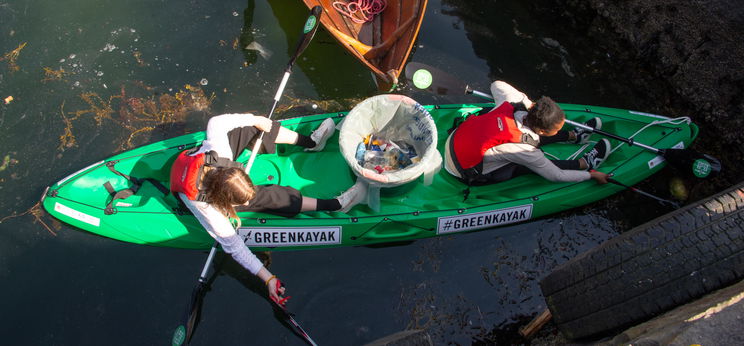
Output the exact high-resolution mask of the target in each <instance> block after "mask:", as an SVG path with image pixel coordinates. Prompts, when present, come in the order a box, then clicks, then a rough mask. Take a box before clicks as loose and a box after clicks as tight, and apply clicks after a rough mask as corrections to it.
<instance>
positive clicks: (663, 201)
mask: <svg viewBox="0 0 744 346" xmlns="http://www.w3.org/2000/svg"><path fill="white" fill-rule="evenodd" d="M607 181H609V182H611V183H613V184H615V185H620V186H622V187H624V188H626V189H629V190H631V191H633V192H636V193H638V194H641V195H643V196H646V197H649V198H652V199H655V200H656V201H657V202H659V203H660V204H661V205H668V206H670V207H673V208H675V209H679V208H680V205H679V203H677V202H674V201H670V200H668V199H663V198H661V197H658V196H655V195H652V194H650V193H648V192H645V191H642V190H639V189H637V188H635V187H632V186H629V185H625V184H623V183H621V182H619V181H617V180H615V179H612V178H609V179H607Z"/></svg>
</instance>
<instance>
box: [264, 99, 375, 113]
mask: <svg viewBox="0 0 744 346" xmlns="http://www.w3.org/2000/svg"><path fill="white" fill-rule="evenodd" d="M284 98H286V99H287V100H288V101H289V104H286V105H280V106H278V107H277V108H276V113H278V114H281V113H285V112H289V111H291V110H297V111H299V112H301V114H300V115H304V114H308V113H312V114H314V113H318V112H323V113H333V112H341V111H347V110H349V109H351V108H353V107H354V106H355V105H356V104H357V103H359V102H362V101H363V100H364V98H348V99H340V100H311V99H300V98H294V97H291V96H286V95H285V96H284Z"/></svg>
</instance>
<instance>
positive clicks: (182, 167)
mask: <svg viewBox="0 0 744 346" xmlns="http://www.w3.org/2000/svg"><path fill="white" fill-rule="evenodd" d="M197 149H198V148H197ZM195 151H196V149H191V150H184V151H182V152H181V153H180V154H179V155H178V157H177V158H176V161H175V162H173V166H171V171H170V190H171V191H172V192H173V193H174V194H175V193H178V192H181V193H183V194H185V195H186V197H188V199H190V200H192V201H200V202H207V196H206V193H205V192H204V191H203V190H202V189H201V180H202V177H203V175H204V172H205V170H204V167H205V166H211V167H236V168H241V169H242V168H243V167H244V166H243V164H242V163H240V162H235V161H233V160H230V159H226V158H222V157H217V156H216V155H214V153H213V152H211V151H210V152H207V153H201V154H197V155H193V156H192V155H189V154H191V153H193V152H195Z"/></svg>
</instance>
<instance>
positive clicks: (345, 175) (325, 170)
mask: <svg viewBox="0 0 744 346" xmlns="http://www.w3.org/2000/svg"><path fill="white" fill-rule="evenodd" d="M492 106H493V105H492V104H468V105H459V104H458V105H445V106H438V107H433V106H425V108H427V109H428V110H429V111H430V112H431V113H432V116H433V117H434V119H435V121H436V123H437V124H438V127H439V128H438V130H439V131H438V136H439V138H438V149H439V151H440V152H441V153H443V152H444V150H443V147H444V143H445V141H446V137H447V129H448V128H449V126H451V124H452V123H453V120H454V119H455V118H456V117H461V116H463V115H464V114H469V113H473V112H477V111H478V110H480V109H481V108H482V107H492ZM561 106H562V107H563V109H564V110H565V112H566V115H567V117H568V118H569V119H571V120H574V121H578V122H584V121H587V120H589V119H590V118H592V117H594V116H600V117H601V118H602V122H603V128H602V129H603V130H605V131H606V132H611V133H616V134H619V135H621V136H626V137H627V136H631V135H633V134H634V133H636V132H637V131H639V130H642V129H643V130H642V131H641V132H640V133H638V134H637V135H635V137H634V140H636V141H637V142H640V143H644V144H647V145H650V146H654V147H658V148H670V147H674V146H679V145H682V146H684V147H687V146H689V144H690V143H691V142H692V140H693V139H694V138H695V137H696V136H697V127H696V126H695V125H694V124H687V123H681V122H680V123H677V124H674V123H666V124H659V125H654V126H650V127H647V128H645V129H644V127H646V126H647V125H648V124H649V123H651V122H652V121H654V120H663V119H662V118H660V117H658V116H652V115H647V114H643V113H637V112H629V111H625V110H619V109H612V108H602V107H588V106H580V105H561ZM345 115H346V113H331V114H321V115H314V116H306V117H300V118H293V119H287V120H284V121H282V124H283V126H286V127H288V128H290V129H293V130H296V131H297V132H299V133H305V134H308V133H310V132H311V131H312V130H313V129H315V128H316V127H317V126H318V125H319V124H320V122H321V121H322V120H324V119H325V118H327V117H332V118H333V119H334V120H335V121H336V122H337V123H338V122H339V121H341V120H342V119H343V118H344V116H345ZM599 138H600V137H599V136H598V135H596V134H594V135H593V136H592V137H591V139H590V140H591V141H596V140H597V139H599ZM203 139H204V133H203V132H200V133H195V134H190V135H186V136H181V137H177V138H173V139H169V140H166V141H162V142H157V143H153V144H150V145H147V146H144V147H141V148H137V149H134V150H131V151H128V152H124V153H121V154H118V155H116V156H113V157H112V158H110V159H108V160H105V161H104V162H100V163H98V164H97V165H93V166H91V167H90V168H87V169H84V170H82V171H81V172H76V173H74V174H73V175H71V176H70V177H68V178H65V179H63V180H62V181H60V182H58V183H57V184H55V185H54V186H52V187H51V188H50V189H49V192H47V193H46V198H45V200H44V207H45V208H46V209H47V210H48V211H49V212H50V213H52V215H53V216H55V217H57V218H59V219H61V220H62V221H65V222H67V223H70V224H72V225H74V226H77V227H80V228H82V229H85V230H87V231H90V232H93V233H97V234H100V235H103V236H106V237H111V238H114V239H119V240H122V241H128V242H134V243H141V244H150V245H159V246H170V247H183V248H208V247H209V246H211V244H212V243H213V239H212V238H211V237H210V236H209V235H208V234H207V233H206V232H205V231H204V230H203V228H202V227H201V225H199V223H198V221H197V220H196V219H195V218H194V217H193V216H192V215H190V214H189V213H188V211H186V210H185V209H184V208H183V207H182V206H180V205H179V203H178V201H177V200H176V199H175V197H174V196H173V195H171V194H164V193H163V192H161V191H160V190H158V189H157V188H156V187H155V185H153V184H151V183H149V182H144V183H143V184H142V187H141V188H140V190H139V191H138V192H137V193H136V194H135V195H133V196H131V197H128V198H126V199H123V200H117V201H115V202H114V203H113V207H114V209H115V211H114V212H113V213H111V214H110V215H106V214H105V212H104V209H105V206H106V204H107V203H109V202H110V201H111V195H110V194H109V193H108V191H106V189H105V188H104V186H103V185H104V184H105V183H106V182H109V183H110V184H111V186H113V188H114V189H115V190H117V191H118V190H121V189H126V188H128V187H130V186H131V183H130V182H129V181H127V180H126V179H123V178H122V177H120V176H118V175H116V174H114V173H113V172H112V171H111V170H110V169H109V168H108V167H107V166H106V163H109V165H111V163H114V164H113V166H114V168H115V169H116V170H118V171H120V172H124V173H125V174H128V175H131V176H133V177H138V178H153V179H155V180H158V181H160V182H162V183H163V185H165V186H168V183H167V181H168V175H169V170H170V166H171V164H172V162H173V160H174V159H175V156H176V155H177V154H178V153H179V152H180V151H182V150H184V149H187V148H190V147H193V146H195V145H197V144H198V143H200V142H201V141H202V140H203ZM610 142H611V143H612V147H613V148H616V147H618V145H620V143H619V142H617V141H615V140H610ZM542 148H543V150H544V151H545V152H546V154H547V155H548V156H549V157H550V158H554V159H555V158H557V159H569V158H570V157H571V156H572V155H575V154H576V155H579V156H580V154H582V153H583V152H585V151H588V150H589V149H591V144H590V145H587V146H585V147H584V148H583V149H582V148H581V146H580V145H573V144H550V145H546V146H544V147H542ZM580 149H582V150H581V151H579V150H580ZM249 156H250V153H249V152H247V151H246V152H244V153H243V154H242V155H241V156H240V157H238V159H237V160H238V161H243V162H245V161H247V160H248V157H249ZM662 166H663V161H662V160H660V158H659V157H658V156H657V155H656V154H653V153H651V152H648V151H646V150H644V149H642V148H639V147H637V146H629V145H627V144H622V145H620V146H619V148H618V149H617V150H615V151H614V152H613V153H612V154H611V155H610V157H609V158H608V159H607V160H606V161H605V162H604V163H603V165H602V166H601V167H600V168H599V170H600V171H602V172H606V173H614V175H615V176H614V178H615V179H616V180H618V181H620V182H622V183H624V184H627V185H633V184H636V183H638V182H639V181H641V180H643V179H645V178H646V177H648V176H650V175H651V174H653V173H655V172H656V171H658V170H659V169H661V167H662ZM250 176H251V178H252V179H253V181H254V183H256V184H279V185H287V186H292V187H294V188H297V189H299V190H300V191H301V192H302V194H303V195H305V196H309V197H315V198H334V197H335V196H337V195H339V194H340V193H341V192H343V191H344V190H346V189H347V188H349V187H350V186H351V185H353V184H354V182H355V180H356V176H355V175H354V173H353V172H352V171H351V169H350V168H349V167H348V164H347V163H346V161H345V160H344V158H343V157H342V155H341V153H340V151H339V147H338V131H337V132H336V133H335V134H334V136H333V137H331V138H330V139H329V140H328V142H327V145H326V148H325V149H324V150H323V151H322V152H311V153H308V152H304V151H303V150H302V148H299V147H295V146H289V145H279V146H277V153H275V154H261V155H259V156H258V157H257V159H256V161H255V163H254V166H253V167H252V169H251V172H250ZM421 181H422V179H421V178H420V179H418V180H417V181H414V182H412V183H408V184H405V185H402V186H399V187H395V188H388V189H383V190H382V192H381V194H380V202H381V203H380V210H379V211H374V210H372V209H371V208H370V207H368V206H366V205H359V206H357V207H355V208H353V209H352V210H351V211H350V212H349V213H341V212H308V213H301V214H299V215H298V216H296V217H294V218H284V217H279V216H273V215H269V214H263V213H240V214H239V216H240V217H241V222H242V227H241V229H240V230H239V232H241V233H242V234H243V235H247V236H248V235H252V237H253V241H254V242H253V243H250V242H247V244H249V245H250V246H251V247H257V248H261V249H269V248H274V247H281V248H287V249H296V248H313V247H327V246H354V245H369V244H374V243H383V242H390V241H406V240H413V239H418V238H425V237H430V236H436V235H443V234H450V233H453V232H463V231H471V230H475V229H482V228H492V227H496V226H500V225H505V224H510V223H514V222H521V221H525V220H528V219H533V218H537V217H541V216H545V215H549V214H553V213H556V212H559V211H562V210H567V209H571V208H575V207H578V206H581V205H585V204H587V203H591V202H594V201H596V200H599V199H603V198H605V197H607V196H609V195H611V194H613V193H616V192H618V191H620V190H621V189H622V187H619V186H617V185H614V184H606V185H598V184H597V183H596V182H594V181H593V180H590V181H585V182H580V183H553V182H550V181H547V180H546V179H544V178H542V177H540V176H537V175H535V174H528V175H525V176H520V177H517V178H514V179H511V180H509V181H506V182H503V183H498V184H492V185H486V186H475V187H471V189H470V194H469V196H468V198H467V199H465V200H464V194H463V192H464V190H465V189H466V187H467V186H466V185H465V184H463V183H462V182H460V181H459V180H457V179H456V178H454V177H452V176H451V175H450V174H449V173H447V172H446V171H445V170H444V169H442V170H441V171H440V172H439V173H437V174H436V175H435V177H434V180H433V183H432V184H431V185H428V186H425V185H423V183H422V182H421ZM262 230H266V232H269V231H268V230H270V231H271V237H274V238H276V239H273V238H272V239H269V240H272V242H268V241H267V238H260V240H258V239H259V238H257V235H258V233H259V232H260V231H262ZM293 231H297V232H305V233H304V234H306V235H305V236H303V237H304V238H302V239H301V240H302V241H297V239H295V241H294V242H292V241H289V240H287V239H284V240H282V239H279V238H281V237H282V235H281V234H282V233H287V232H288V233H292V232H293ZM312 232H315V233H312ZM329 232H330V233H329ZM266 234H269V233H266ZM307 234H314V236H312V237H311V236H307ZM308 237H310V238H308ZM313 237H314V238H313ZM320 238H325V239H320ZM257 240H258V242H256V241H257ZM273 240H275V241H273Z"/></svg>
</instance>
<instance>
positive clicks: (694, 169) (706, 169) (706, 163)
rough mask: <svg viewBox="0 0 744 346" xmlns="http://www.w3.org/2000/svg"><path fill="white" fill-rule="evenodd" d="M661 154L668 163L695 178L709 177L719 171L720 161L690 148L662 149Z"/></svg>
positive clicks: (720, 167)
mask: <svg viewBox="0 0 744 346" xmlns="http://www.w3.org/2000/svg"><path fill="white" fill-rule="evenodd" d="M661 151H662V156H664V158H665V159H666V160H667V161H669V164H671V165H674V166H675V167H677V168H679V169H680V170H682V172H683V173H685V175H688V176H690V177H695V178H701V179H703V178H710V177H713V176H715V175H717V174H718V173H720V172H721V169H722V166H721V161H719V160H718V159H717V158H715V157H713V156H710V155H708V154H703V153H699V152H696V151H694V150H690V149H662V150H661Z"/></svg>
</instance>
